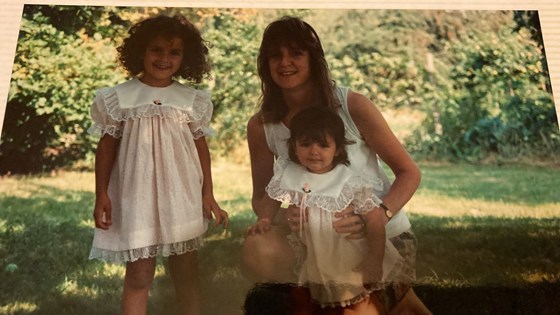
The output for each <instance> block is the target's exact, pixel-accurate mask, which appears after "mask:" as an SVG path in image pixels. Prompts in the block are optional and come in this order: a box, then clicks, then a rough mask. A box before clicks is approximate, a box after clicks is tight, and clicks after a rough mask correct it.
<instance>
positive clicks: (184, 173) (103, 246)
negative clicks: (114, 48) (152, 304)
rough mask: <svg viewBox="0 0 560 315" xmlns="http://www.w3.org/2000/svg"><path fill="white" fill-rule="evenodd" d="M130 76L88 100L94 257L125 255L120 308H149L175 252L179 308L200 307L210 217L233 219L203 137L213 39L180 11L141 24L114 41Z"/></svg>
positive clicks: (116, 259) (196, 311)
mask: <svg viewBox="0 0 560 315" xmlns="http://www.w3.org/2000/svg"><path fill="white" fill-rule="evenodd" d="M118 53H119V60H120V62H121V64H122V66H123V67H124V68H125V69H126V70H127V71H128V72H129V73H130V75H131V76H133V77H132V79H130V80H129V81H126V82H124V83H122V84H119V85H117V86H114V87H109V88H103V89H101V90H99V91H97V94H96V96H95V100H94V103H93V105H92V107H91V116H92V119H93V121H94V125H93V126H92V127H91V128H90V130H89V132H90V133H93V134H98V135H100V136H101V139H100V140H99V144H98V147H97V152H96V160H95V194H96V198H95V208H94V211H93V216H94V219H95V226H96V229H95V234H94V239H93V246H92V249H91V253H90V259H94V258H97V259H101V260H105V261H111V262H125V263H126V275H125V280H124V289H123V295H122V313H123V314H143V313H145V312H146V306H147V299H148V293H149V290H150V286H151V283H152V280H153V278H154V272H155V266H156V258H155V257H156V256H157V255H161V256H164V257H167V256H169V260H168V261H169V270H170V273H171V277H172V279H173V282H174V286H175V291H176V297H177V301H178V303H179V308H180V312H182V313H185V314H199V312H200V290H199V283H198V273H197V260H196V253H197V250H198V248H199V247H200V246H201V245H202V237H203V235H204V233H205V231H206V230H207V219H212V217H213V216H214V217H215V219H216V225H218V224H223V225H224V227H227V223H228V216H227V213H226V212H225V211H224V210H222V209H220V207H219V206H218V204H217V202H216V200H215V198H214V194H213V189H212V176H211V172H210V154H209V150H208V146H207V143H206V140H205V135H206V134H207V133H208V131H209V122H210V118H211V116H212V109H213V108H212V103H211V101H210V95H209V93H207V92H204V91H199V90H196V89H194V88H191V87H187V86H185V85H183V84H181V83H179V82H177V81H175V80H174V79H173V78H175V77H182V78H184V79H187V80H189V81H193V82H197V83H198V82H200V81H201V80H202V77H203V76H204V75H206V74H208V73H209V71H210V67H209V63H208V48H207V47H206V45H205V43H204V40H203V39H202V37H201V35H200V32H199V31H198V30H197V29H196V27H195V26H194V25H193V24H191V23H190V22H189V21H187V20H186V19H185V18H184V17H182V16H175V17H168V16H158V17H154V18H149V19H146V20H144V21H141V22H139V23H137V24H135V25H134V26H133V27H132V28H131V29H130V31H129V36H128V38H126V39H125V40H124V42H123V44H122V45H121V46H120V47H119V48H118Z"/></svg>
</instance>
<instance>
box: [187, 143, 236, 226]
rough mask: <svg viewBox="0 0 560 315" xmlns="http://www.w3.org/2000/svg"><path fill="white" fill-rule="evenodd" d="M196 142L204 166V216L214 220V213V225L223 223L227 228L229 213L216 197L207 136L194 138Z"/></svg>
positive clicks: (201, 165) (202, 166)
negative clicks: (222, 207) (223, 208)
mask: <svg viewBox="0 0 560 315" xmlns="http://www.w3.org/2000/svg"><path fill="white" fill-rule="evenodd" d="M194 144H195V146H196V151H197V152H198V158H199V159H200V167H201V168H202V176H203V181H202V209H203V211H204V216H205V217H206V218H207V219H210V220H212V214H214V218H215V219H216V223H215V224H214V226H217V225H220V224H223V225H224V228H227V226H228V221H229V220H228V214H227V212H226V211H224V210H222V209H221V208H220V206H219V205H218V203H217V202H216V199H215V198H214V187H213V182H212V170H211V160H210V150H209V149H208V144H207V143H206V138H205V137H200V138H198V139H196V140H194Z"/></svg>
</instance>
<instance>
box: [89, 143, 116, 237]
mask: <svg viewBox="0 0 560 315" xmlns="http://www.w3.org/2000/svg"><path fill="white" fill-rule="evenodd" d="M119 143H120V139H117V138H114V137H113V136H111V135H109V134H105V135H103V136H102V137H101V139H100V140H99V143H98V144H97V151H96V153H95V207H94V209H93V218H94V219H95V227H97V228H99V229H103V230H107V229H109V227H110V226H111V210H112V209H111V200H110V199H109V195H108V193H107V189H108V187H109V178H110V177H111V170H112V169H113V164H114V162H115V157H116V155H117V148H118V146H119Z"/></svg>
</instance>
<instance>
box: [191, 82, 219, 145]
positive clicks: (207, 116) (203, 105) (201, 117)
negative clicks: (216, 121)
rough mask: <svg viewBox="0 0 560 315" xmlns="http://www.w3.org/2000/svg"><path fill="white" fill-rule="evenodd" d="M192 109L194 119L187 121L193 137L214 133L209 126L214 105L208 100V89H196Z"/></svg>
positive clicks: (197, 137)
mask: <svg viewBox="0 0 560 315" xmlns="http://www.w3.org/2000/svg"><path fill="white" fill-rule="evenodd" d="M193 110H194V115H193V116H195V117H196V119H193V120H192V121H191V122H189V128H190V129H191V132H192V135H193V138H194V139H195V140H196V139H199V138H201V137H205V136H210V135H213V134H214V130H213V129H212V128H211V127H210V120H211V119H212V112H213V110H214V106H213V105H212V101H211V100H210V91H206V90H198V91H197V93H196V95H195V97H194V102H193Z"/></svg>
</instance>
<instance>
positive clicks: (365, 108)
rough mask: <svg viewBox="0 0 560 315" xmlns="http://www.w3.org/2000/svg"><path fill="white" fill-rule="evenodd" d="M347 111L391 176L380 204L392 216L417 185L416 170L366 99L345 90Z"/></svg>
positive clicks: (381, 117)
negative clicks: (391, 173)
mask: <svg viewBox="0 0 560 315" xmlns="http://www.w3.org/2000/svg"><path fill="white" fill-rule="evenodd" d="M348 109H349V111H350V116H351V117H352V119H353V120H354V123H355V124H356V126H357V127H358V130H359V131H360V134H361V135H362V137H363V138H364V140H365V142H366V143H367V145H368V146H369V147H370V149H371V150H372V151H374V152H375V153H377V154H378V155H379V157H380V158H381V159H382V160H383V161H384V162H385V163H386V164H387V165H388V166H389V167H390V168H391V170H392V171H393V173H394V174H395V181H394V182H393V184H392V185H391V188H390V189H389V191H388V193H387V195H385V196H384V197H383V203H384V204H385V205H386V206H387V207H388V208H389V209H390V210H391V211H392V212H393V213H396V212H398V211H399V210H400V209H401V208H402V207H403V206H404V205H405V204H406V203H407V202H408V201H409V200H410V198H412V195H413V194H414V193H415V192H416V189H417V188H418V186H419V185H420V179H421V174H420V170H419V169H418V166H416V163H415V162H414V161H413V160H412V158H411V157H410V155H409V154H408V152H406V150H405V149H404V147H403V146H402V145H401V143H400V142H399V140H398V139H397V137H396V136H395V135H394V134H393V132H392V131H391V129H390V128H389V125H388V124H387V122H386V121H385V118H383V115H382V114H381V112H380V111H379V109H377V107H376V106H375V105H374V104H373V103H372V102H371V101H370V100H369V99H367V98H366V97H365V96H363V95H361V94H358V93H355V92H352V91H349V92H348ZM375 212H377V213H379V212H380V211H375ZM368 217H369V216H368Z"/></svg>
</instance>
